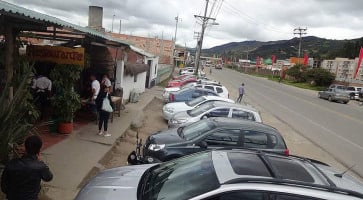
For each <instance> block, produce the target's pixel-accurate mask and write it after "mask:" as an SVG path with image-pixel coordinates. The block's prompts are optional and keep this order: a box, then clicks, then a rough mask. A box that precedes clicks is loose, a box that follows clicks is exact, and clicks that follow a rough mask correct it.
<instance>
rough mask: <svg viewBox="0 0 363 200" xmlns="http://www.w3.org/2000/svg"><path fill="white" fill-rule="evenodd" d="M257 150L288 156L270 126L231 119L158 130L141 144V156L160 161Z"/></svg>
mask: <svg viewBox="0 0 363 200" xmlns="http://www.w3.org/2000/svg"><path fill="white" fill-rule="evenodd" d="M221 148H231V149H233V148H246V149H260V150H264V151H268V152H275V153H279V154H283V155H288V154H289V151H288V149H287V147H286V144H285V141H284V139H283V138H282V136H281V134H280V133H279V132H278V131H277V130H276V129H275V128H273V127H271V126H268V125H265V124H262V123H258V122H252V121H247V120H246V121H244V120H237V119H231V118H209V119H204V120H201V121H198V122H195V123H193V124H190V125H187V126H184V127H179V128H174V129H169V130H165V131H159V132H156V133H154V134H152V135H150V136H149V137H148V138H147V140H146V142H145V145H144V149H143V154H144V156H151V157H154V158H156V159H159V160H161V161H168V160H172V159H175V158H178V157H181V156H184V155H188V154H192V153H196V152H199V151H204V150H207V149H221Z"/></svg>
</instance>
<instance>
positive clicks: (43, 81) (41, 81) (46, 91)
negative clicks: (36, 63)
mask: <svg viewBox="0 0 363 200" xmlns="http://www.w3.org/2000/svg"><path fill="white" fill-rule="evenodd" d="M32 89H33V90H34V94H35V104H36V105H37V107H38V108H39V111H40V119H41V120H42V119H44V117H45V114H46V112H47V106H48V104H49V102H48V97H50V95H51V91H52V81H51V80H50V79H49V78H47V77H46V76H43V75H39V76H38V77H37V78H36V79H35V80H34V81H33V85H32Z"/></svg>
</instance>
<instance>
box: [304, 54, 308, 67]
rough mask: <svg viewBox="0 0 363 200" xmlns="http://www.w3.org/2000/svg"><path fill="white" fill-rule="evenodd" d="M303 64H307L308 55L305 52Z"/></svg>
mask: <svg viewBox="0 0 363 200" xmlns="http://www.w3.org/2000/svg"><path fill="white" fill-rule="evenodd" d="M303 64H304V66H305V67H306V66H307V65H308V64H309V56H308V54H307V53H305V54H304V63H303Z"/></svg>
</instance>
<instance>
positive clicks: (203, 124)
mask: <svg viewBox="0 0 363 200" xmlns="http://www.w3.org/2000/svg"><path fill="white" fill-rule="evenodd" d="M213 128H215V125H214V123H213V122H211V121H198V122H196V123H193V124H190V125H188V126H186V127H184V128H183V129H182V131H181V135H182V137H183V138H184V139H185V140H193V139H194V138H196V137H198V136H200V135H202V134H203V133H205V132H208V131H210V130H212V129H213Z"/></svg>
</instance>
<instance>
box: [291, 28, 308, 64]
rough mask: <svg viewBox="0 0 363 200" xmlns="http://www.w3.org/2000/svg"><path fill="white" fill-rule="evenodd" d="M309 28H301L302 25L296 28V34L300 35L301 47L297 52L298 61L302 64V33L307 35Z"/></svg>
mask: <svg viewBox="0 0 363 200" xmlns="http://www.w3.org/2000/svg"><path fill="white" fill-rule="evenodd" d="M307 30H308V29H307V28H301V27H298V28H295V29H294V35H299V39H300V41H299V49H298V53H297V57H298V58H297V62H298V63H299V64H300V53H301V39H302V35H306V31H307Z"/></svg>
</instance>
